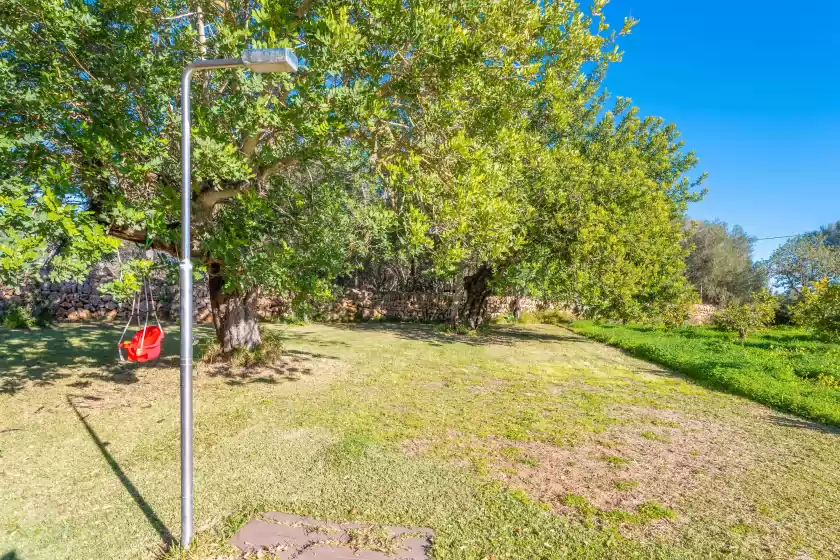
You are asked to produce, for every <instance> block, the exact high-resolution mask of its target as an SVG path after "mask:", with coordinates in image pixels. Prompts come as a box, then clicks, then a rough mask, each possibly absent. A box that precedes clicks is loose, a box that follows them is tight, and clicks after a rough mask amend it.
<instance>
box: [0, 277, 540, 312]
mask: <svg viewBox="0 0 840 560" xmlns="http://www.w3.org/2000/svg"><path fill="white" fill-rule="evenodd" d="M113 278H114V275H113V273H111V271H110V270H108V269H107V268H106V267H98V268H97V269H95V270H94V271H93V272H91V274H90V275H89V276H88V278H87V280H86V281H85V282H82V283H78V284H77V283H73V282H61V283H50V282H43V283H37V284H33V285H31V286H29V287H28V288H27V289H26V292H27V293H24V292H22V290H21V289H20V288H17V289H10V288H1V287H0V315H2V313H3V309H4V307H5V306H6V305H9V304H10V303H12V304H14V303H21V302H23V301H24V300H26V301H27V302H30V303H31V304H33V306H34V307H35V308H36V311H37V309H43V308H47V309H50V310H51V312H52V314H53V315H54V317H55V318H56V320H58V321H71V322H72V321H89V320H122V321H125V320H127V319H128V316H129V313H130V312H131V308H132V302H131V301H127V302H121V303H120V302H116V301H114V298H113V297H112V296H111V295H109V294H105V293H102V292H101V291H100V290H99V286H101V285H102V284H103V283H105V282H108V281H110V280H112V279H113ZM150 286H151V289H152V299H153V300H154V305H155V310H156V311H157V315H158V317H159V318H160V320H161V321H177V320H178V318H179V316H180V312H181V310H180V300H181V296H180V287H179V286H171V285H167V284H166V283H165V282H163V281H161V280H152V281H151V283H150ZM452 297H453V296H452V294H430V293H405V292H383V293H373V292H369V291H365V290H354V289H348V290H346V291H345V292H344V293H343V294H340V295H339V297H337V298H336V300H335V301H334V302H332V303H330V304H328V305H325V306H323V307H322V308H320V309H319V310H318V311H319V313H320V314H321V315H322V316H323V317H324V318H325V319H326V320H329V321H358V320H377V319H387V320H395V321H423V322H436V321H446V320H448V319H449V317H450V313H451V309H452ZM139 301H140V303H139V308H140V313H141V315H142V316H143V317H145V313H146V302H145V298H144V297H142V295H141V297H140V298H139ZM193 302H194V305H195V317H196V320H197V321H199V322H209V321H211V320H212V316H211V310H210V299H209V292H208V289H207V283H206V281H196V283H195V288H194V290H193ZM150 303H151V302H150ZM521 307H522V310H523V311H535V310H537V309H538V308H539V307H540V305H539V303H538V302H537V301H535V300H530V299H527V298H523V299H522V301H521ZM513 308H514V298H512V297H491V298H490V299H489V301H488V312H489V313H490V315H491V316H493V317H498V316H504V315H507V314H509V313H512V312H513ZM150 309H151V306H150ZM258 312H259V314H260V316H262V317H263V318H265V319H281V318H283V317H286V316H288V315H289V314H290V312H291V305H290V301H289V300H288V299H286V298H282V297H262V298H260V299H259V301H258Z"/></svg>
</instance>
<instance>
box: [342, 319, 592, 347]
mask: <svg viewBox="0 0 840 560" xmlns="http://www.w3.org/2000/svg"><path fill="white" fill-rule="evenodd" d="M331 326H334V327H336V328H340V329H346V330H353V331H372V332H383V333H388V334H392V335H394V336H397V337H398V338H402V339H405V340H416V341H419V342H427V343H429V344H431V345H432V346H443V345H446V344H467V345H469V346H489V345H494V344H501V345H508V346H509V345H513V344H516V343H518V342H548V343H551V342H584V341H585V338H583V337H580V336H576V335H572V334H553V333H545V332H537V331H533V330H528V329H526V328H523V327H520V326H508V325H490V326H489V327H487V329H486V330H484V331H482V332H479V333H477V334H475V335H472V336H471V335H461V334H455V333H450V332H445V331H442V330H440V325H435V324H427V323H390V322H376V323H374V322H371V323H335V324H333V325H331Z"/></svg>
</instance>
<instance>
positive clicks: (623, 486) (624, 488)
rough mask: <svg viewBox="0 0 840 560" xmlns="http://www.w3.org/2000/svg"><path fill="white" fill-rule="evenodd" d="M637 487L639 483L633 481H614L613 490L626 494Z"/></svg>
mask: <svg viewBox="0 0 840 560" xmlns="http://www.w3.org/2000/svg"><path fill="white" fill-rule="evenodd" d="M638 487H639V483H638V482H636V481H635V480H616V481H615V489H616V490H618V491H619V492H628V491H630V490H635V489H636V488H638Z"/></svg>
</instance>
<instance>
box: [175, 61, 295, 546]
mask: <svg viewBox="0 0 840 560" xmlns="http://www.w3.org/2000/svg"><path fill="white" fill-rule="evenodd" d="M237 67H243V68H247V69H249V70H251V71H253V72H296V71H297V68H298V61H297V56H295V53H294V52H293V51H292V50H291V49H252V50H246V51H243V52H242V56H241V57H239V58H219V59H215V60H197V61H195V62H193V63H192V64H190V65H189V66H187V67H186V68H185V69H184V73H183V74H182V75H181V256H182V259H181V265H180V267H179V268H180V274H181V545H182V546H183V547H184V548H189V546H190V543H191V542H192V538H193V449H192V440H193V407H192V404H193V398H192V365H193V348H192V347H193V334H192V326H193V325H192V323H193V297H192V295H193V293H192V292H193V276H192V262H191V260H190V259H191V255H192V247H191V243H190V202H191V198H192V197H191V194H192V189H191V180H190V78H191V77H192V74H193V72H195V71H198V70H215V69H217V68H237Z"/></svg>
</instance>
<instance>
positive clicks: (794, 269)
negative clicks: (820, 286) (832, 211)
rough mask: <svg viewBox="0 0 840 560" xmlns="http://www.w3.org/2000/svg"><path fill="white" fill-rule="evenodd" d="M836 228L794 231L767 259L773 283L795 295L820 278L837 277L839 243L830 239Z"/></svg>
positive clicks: (836, 278) (839, 260)
mask: <svg viewBox="0 0 840 560" xmlns="http://www.w3.org/2000/svg"><path fill="white" fill-rule="evenodd" d="M832 233H833V235H835V236H836V233H837V230H836V229H833V230H832V229H831V228H830V227H829V228H824V229H823V230H819V231H814V232H811V233H806V234H803V235H798V236H796V237H793V238H791V239H790V240H788V241H787V242H785V243H784V244H783V245H781V246H780V247H779V248H778V249H776V250H775V251H773V254H772V255H771V256H770V258H769V259H768V260H767V269H768V271H769V272H770V276H771V277H772V279H773V281H774V283H775V285H776V286H777V287H779V288H781V289H783V290H784V291H786V292H789V293H791V294H793V295H795V296H799V295H800V294H801V293H802V290H803V289H804V288H806V287H807V286H809V285H810V284H813V283H814V282H818V281H820V280H822V279H823V278H825V279H827V280H828V281H830V282H836V281H838V280H840V245H836V244H833V243H832V237H831V235H832Z"/></svg>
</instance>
